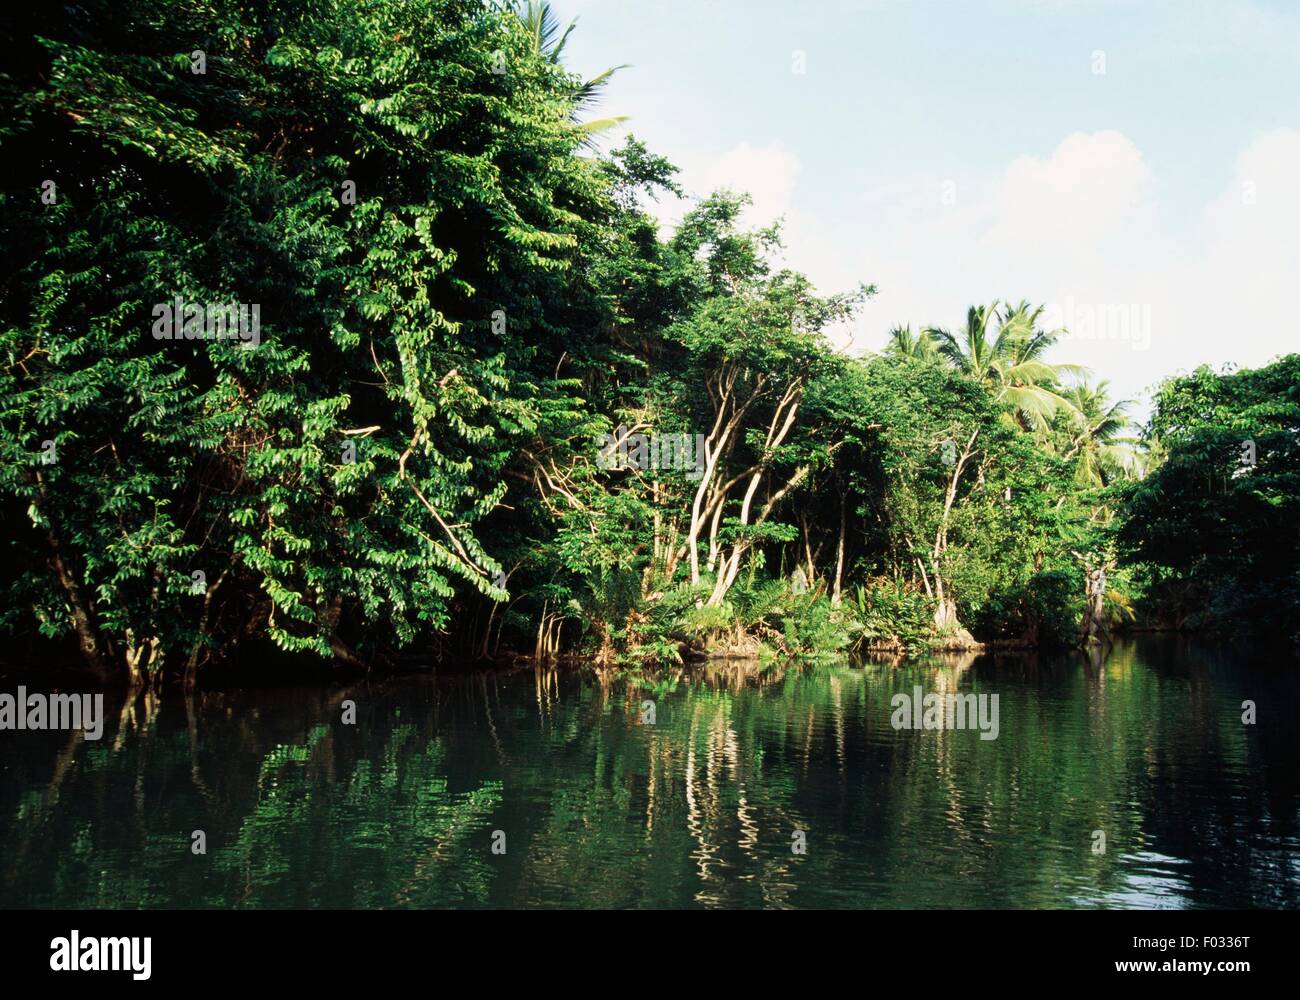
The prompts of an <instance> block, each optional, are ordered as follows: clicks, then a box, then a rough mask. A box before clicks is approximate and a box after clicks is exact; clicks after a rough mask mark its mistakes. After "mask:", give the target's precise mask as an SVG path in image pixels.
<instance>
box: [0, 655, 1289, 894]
mask: <svg viewBox="0 0 1300 1000" xmlns="http://www.w3.org/2000/svg"><path fill="white" fill-rule="evenodd" d="M1297 683H1298V682H1297V679H1296V672H1295V670H1294V665H1293V664H1277V663H1269V662H1262V661H1256V660H1255V659H1254V658H1252V657H1251V656H1249V655H1247V654H1245V653H1243V652H1242V651H1240V650H1238V651H1232V650H1222V649H1220V650H1214V649H1206V648H1200V647H1196V646H1194V645H1190V644H1187V643H1185V642H1179V641H1158V642H1157V641H1152V642H1144V643H1130V644H1125V645H1121V646H1117V647H1116V648H1115V649H1114V650H1113V651H1111V653H1110V655H1109V656H1106V657H1104V658H1103V657H1094V658H1092V659H1089V658H1087V657H1084V656H1082V655H1072V656H1067V657H1062V658H1058V659H1039V658H1037V657H1032V656H998V657H993V656H981V657H975V656H972V655H965V656H945V657H933V658H927V659H924V660H919V661H918V660H901V661H900V660H895V661H889V662H885V661H881V662H875V663H867V664H863V665H849V664H847V663H845V664H819V665H808V666H787V667H781V666H773V667H768V668H760V667H758V666H757V665H755V664H748V663H740V662H728V663H720V664H714V665H710V666H708V667H706V668H703V669H701V670H697V671H687V670H683V671H679V672H677V673H675V674H673V675H671V676H668V677H665V678H660V679H658V680H656V681H655V682H654V683H646V684H638V683H636V682H633V681H629V680H628V679H626V678H622V677H619V676H617V675H615V674H613V673H611V672H608V671H600V672H598V671H574V670H568V671H562V670H553V669H551V670H548V669H537V670H532V669H529V670H522V671H516V672H511V673H497V674H479V675H467V676H456V677H446V678H429V677H422V678H405V679H398V680H390V681H385V682H378V683H370V684H362V685H356V686H353V687H348V688H336V689H323V688H294V689H284V690H268V691H260V692H238V693H220V692H203V693H197V694H191V695H189V696H186V695H183V694H180V693H176V694H164V695H162V696H161V697H160V696H157V695H149V696H146V697H143V698H140V699H137V700H134V701H132V702H129V703H123V704H119V705H117V706H114V709H113V712H112V714H111V719H110V722H109V723H108V725H107V727H106V732H105V736H104V738H103V739H102V740H100V741H98V742H86V741H84V740H83V739H82V738H81V736H80V735H79V734H75V735H73V736H69V735H68V734H66V733H31V732H24V733H13V732H5V733H0V747H2V748H3V758H2V760H3V769H4V780H3V782H0V823H2V824H3V826H2V827H0V851H2V852H3V857H4V859H5V862H4V864H3V867H2V868H0V904H2V905H4V906H54V905H58V906H95V907H108V906H120V907H137V906H146V907H148V906H266V907H286V906H347V907H401V906H416V907H426V906H456V907H475V906H610V907H624V906H651V907H653V906H703V907H723V906H725V907H850V906H871V907H932V906H952V907H975V906H995V907H1010V906H1015V907H1043V906H1066V907H1073V906H1084V907H1095V906H1107V907H1197V906H1202V907H1203V906H1209V907H1228V906H1269V907H1294V906H1296V905H1297V902H1298V900H1300V873H1298V872H1297V870H1296V862H1295V849H1296V846H1297V810H1298V808H1300V794H1298V793H1300V768H1297V766H1296V765H1297V763H1300V744H1298V743H1297V739H1296V732H1297V723H1298V722H1300V717H1298V706H1300V700H1298V699H1297V697H1296V696H1297V694H1300V692H1298V691H1297ZM917 686H919V687H921V688H922V689H923V690H924V691H926V692H932V693H936V694H940V695H943V694H949V693H960V694H963V695H964V694H990V693H996V694H997V695H998V696H999V702H1000V726H999V734H998V738H997V739H996V740H981V739H980V738H979V736H980V734H979V732H978V731H977V730H971V729H967V730H961V729H935V730H895V729H894V728H893V727H892V726H891V724H890V714H891V707H890V699H891V697H892V696H893V695H894V694H895V693H898V692H911V691H912V690H913V689H914V688H915V687H917ZM1248 698H1249V699H1251V700H1254V701H1255V702H1256V704H1257V706H1258V722H1257V724H1256V725H1254V726H1244V725H1243V724H1242V721H1241V703H1242V701H1243V700H1245V699H1248ZM345 701H354V702H355V703H356V706H357V724H356V725H355V726H348V725H344V724H342V722H341V717H342V705H343V703H344V702H345ZM646 701H651V702H653V709H654V712H653V715H654V719H653V723H654V724H653V725H646V724H643V723H642V718H643V706H644V702H646ZM195 830H202V831H204V833H205V834H206V839H207V845H208V853H207V854H206V855H195V854H193V853H192V851H191V843H192V840H191V835H192V833H193V832H194V831H195ZM1097 831H1101V832H1102V833H1104V838H1105V850H1104V852H1097V851H1095V849H1094V848H1095V844H1096V839H1095V833H1096V832H1097ZM800 833H801V834H802V836H803V838H804V839H805V840H806V844H807V851H806V853H796V852H795V851H794V850H792V848H793V847H794V846H795V845H796V842H797V839H798V837H799V835H800ZM494 838H495V840H494ZM494 842H495V843H497V844H498V846H500V844H501V843H502V842H503V843H504V846H505V853H504V854H501V853H494V852H493V850H492V848H493V844H494Z"/></svg>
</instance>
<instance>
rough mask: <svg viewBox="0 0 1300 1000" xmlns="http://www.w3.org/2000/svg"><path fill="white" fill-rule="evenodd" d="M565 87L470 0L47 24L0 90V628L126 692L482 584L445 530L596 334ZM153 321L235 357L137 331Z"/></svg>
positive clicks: (139, 11)
mask: <svg viewBox="0 0 1300 1000" xmlns="http://www.w3.org/2000/svg"><path fill="white" fill-rule="evenodd" d="M578 89H580V88H578V87H576V85H575V81H574V80H573V79H572V78H571V77H569V76H568V75H567V74H566V73H564V71H563V70H562V68H560V67H559V66H558V65H556V63H555V62H554V61H552V60H551V59H549V58H546V57H544V56H543V55H539V53H538V52H537V51H536V48H535V46H534V44H533V41H532V39H530V37H529V35H528V33H527V31H526V30H525V29H524V27H523V24H522V22H521V21H520V20H519V19H518V18H517V17H516V16H515V15H514V13H513V11H511V10H509V9H508V8H501V9H497V8H496V7H495V6H492V5H485V4H483V3H480V2H476V0H417V2H410V3H403V4H387V3H372V2H363V0H312V2H308V0H299V2H288V3H283V4H277V5H274V6H271V7H264V6H261V5H252V6H250V5H246V4H241V3H236V2H233V0H213V2H211V3H208V4H203V5H199V6H197V7H196V6H193V5H175V4H171V3H166V2H154V0H127V2H125V3H113V4H109V3H107V2H97V0H87V2H84V3H77V4H69V5H64V6H61V7H59V8H57V9H54V10H52V11H50V12H49V15H48V17H47V18H46V19H44V20H43V21H42V22H41V25H40V28H39V32H38V33H37V34H35V35H33V36H32V37H30V38H25V39H22V40H21V42H20V43H18V44H16V45H15V47H14V48H13V49H12V50H11V52H10V61H9V66H8V71H7V73H6V75H5V77H4V79H3V90H2V92H0V100H2V101H3V104H4V106H5V119H4V125H3V136H2V138H3V143H4V148H5V162H6V168H7V169H6V171H5V175H4V177H3V179H2V180H0V204H2V205H3V210H4V212H5V214H6V218H7V226H6V230H5V236H4V240H3V245H2V247H0V255H2V257H3V261H4V273H5V275H7V278H6V285H5V294H4V296H3V306H0V351H2V352H3V357H4V365H3V367H2V368H0V422H2V423H3V428H4V433H3V435H2V438H0V440H2V442H3V443H2V444H0V447H3V449H4V451H5V454H4V461H3V469H4V473H3V478H2V479H0V491H2V492H3V498H4V499H3V507H2V508H0V517H2V518H3V526H4V538H5V544H6V546H7V547H8V549H9V553H10V556H11V558H9V559H7V560H6V564H7V566H8V567H9V568H8V569H7V570H6V571H5V577H4V580H3V583H4V587H5V591H6V599H5V601H4V606H5V624H6V625H9V626H11V627H17V628H23V627H25V625H26V623H28V622H35V623H36V624H38V625H39V627H40V629H41V630H42V631H43V632H44V633H45V634H46V635H48V636H52V637H56V638H57V637H61V636H70V637H73V638H74V639H75V641H76V643H77V644H78V646H79V648H80V651H81V653H82V655H83V656H84V658H85V659H86V660H87V661H88V662H90V663H91V664H93V665H95V666H96V667H98V668H99V669H101V670H103V671H105V672H117V671H125V672H128V673H129V674H131V675H133V676H138V675H140V674H141V673H144V672H157V671H159V670H160V669H162V668H163V666H164V663H166V664H167V665H169V666H172V667H176V668H177V669H180V668H181V667H186V668H189V669H190V670H193V669H194V667H196V666H197V665H198V664H201V663H203V662H206V661H207V660H209V659H210V658H212V657H215V656H216V655H218V654H229V653H230V652H231V651H232V650H233V649H234V648H235V647H236V646H238V645H239V643H240V642H241V641H243V640H245V639H248V638H250V637H253V638H257V637H262V636H266V637H269V638H270V639H271V640H273V641H274V642H275V643H276V644H277V645H278V646H279V647H280V648H282V649H284V650H287V651H302V652H312V653H316V654H322V655H327V656H330V655H332V656H335V657H341V658H343V659H349V660H353V661H354V662H360V659H361V658H362V655H361V654H364V653H371V654H375V653H382V652H383V651H384V650H385V649H397V648H400V647H402V646H405V645H409V644H410V643H411V642H412V641H413V640H414V639H415V638H416V637H417V636H419V635H422V634H428V633H430V632H437V631H439V630H441V629H443V628H445V627H446V626H447V625H448V623H449V614H450V608H451V606H452V602H453V600H454V598H455V595H456V593H457V592H458V590H463V589H469V590H477V591H480V592H482V593H485V594H494V593H498V592H499V591H498V589H497V588H496V587H495V585H494V583H493V580H494V576H495V574H496V572H497V571H498V570H499V569H500V565H499V562H498V561H497V560H496V559H495V558H494V556H493V555H492V553H491V552H490V551H489V550H488V547H487V546H485V544H484V543H483V542H482V541H481V539H480V536H479V535H478V534H477V532H476V529H475V524H476V523H478V522H480V521H481V520H482V519H483V518H484V517H485V516H486V515H487V514H488V513H489V512H491V511H492V510H493V508H494V507H495V506H496V505H497V504H498V503H499V502H500V501H501V499H502V496H503V492H504V490H505V489H506V485H505V480H504V478H503V473H504V471H505V469H506V466H507V465H508V464H509V462H510V461H511V459H512V456H513V453H514V446H513V444H512V442H514V441H516V440H518V439H519V438H520V437H521V436H525V435H527V434H528V433H529V432H530V431H531V430H532V429H533V428H535V427H536V426H537V425H538V423H539V421H541V420H542V419H544V412H545V410H546V407H547V405H548V404H547V402H546V401H547V399H548V398H551V397H553V396H554V395H555V391H554V390H555V386H554V380H553V379H551V378H548V375H550V374H551V373H553V371H554V367H555V359H556V357H558V356H559V355H560V354H561V352H562V351H563V345H564V343H565V340H566V331H567V324H569V323H571V322H579V317H581V316H584V315H591V310H592V309H594V308H596V306H595V305H594V303H593V300H591V298H590V297H589V296H588V297H583V296H581V295H577V296H572V295H568V294H567V292H568V291H569V290H570V289H571V288H572V284H573V280H572V278H571V277H570V275H571V273H572V267H573V264H574V261H575V260H576V259H577V253H578V247H579V244H580V242H581V241H582V239H584V235H583V234H584V226H586V225H588V223H587V222H586V221H584V220H589V219H594V218H598V217H599V215H600V213H601V212H602V211H603V209H602V208H601V207H600V206H601V205H602V204H603V202H604V200H605V197H606V195H605V191H606V187H607V185H606V181H605V180H604V178H603V177H602V176H601V174H600V167H599V166H598V165H597V164H595V163H594V162H593V161H591V160H589V159H588V158H586V157H584V156H581V155H578V154H579V152H580V151H581V148H582V143H583V140H584V137H585V133H584V131H583V130H582V129H581V127H579V126H578V125H577V124H576V123H575V122H574V120H573V114H572V113H573V109H574V100H575V93H576V91H577V90H578ZM542 178H544V182H543V181H542V180H541V179H542ZM47 182H48V183H47ZM43 195H44V196H45V197H43ZM176 297H180V298H181V299H183V300H184V301H185V302H189V303H199V304H210V303H227V302H238V303H244V304H246V305H247V304H255V305H257V306H258V307H259V309H260V323H261V327H260V344H259V345H258V346H257V347H256V348H255V349H247V348H245V347H242V346H241V345H240V344H239V343H237V342H230V341H224V342H217V341H203V340H175V341H161V340H156V339H153V337H151V335H150V330H151V322H152V317H153V315H154V313H153V309H154V307H155V306H156V305H157V304H159V303H170V302H172V301H173V300H174V299H175V298H176ZM548 302H564V303H566V305H565V307H564V308H563V309H559V310H547V309H546V308H545V306H544V303H548ZM45 442H49V444H48V445H47V444H45ZM14 557H16V558H14ZM196 574H201V575H198V576H196Z"/></svg>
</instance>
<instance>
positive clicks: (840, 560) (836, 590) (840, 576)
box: [831, 492, 848, 604]
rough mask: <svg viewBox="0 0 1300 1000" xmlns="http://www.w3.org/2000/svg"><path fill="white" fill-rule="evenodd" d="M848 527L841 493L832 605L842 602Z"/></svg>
mask: <svg viewBox="0 0 1300 1000" xmlns="http://www.w3.org/2000/svg"><path fill="white" fill-rule="evenodd" d="M847 527H848V521H847V517H846V515H845V510H844V494H843V493H842V492H841V493H840V537H839V541H838V542H836V544H835V581H834V582H833V583H832V584H831V603H832V604H839V603H840V601H841V600H842V594H841V590H840V588H841V586H842V584H843V580H844V534H845V531H846V529H847Z"/></svg>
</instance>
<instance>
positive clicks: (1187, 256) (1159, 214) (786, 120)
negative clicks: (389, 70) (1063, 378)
mask: <svg viewBox="0 0 1300 1000" xmlns="http://www.w3.org/2000/svg"><path fill="white" fill-rule="evenodd" d="M554 6H555V9H556V10H557V12H558V13H560V14H561V15H562V16H563V17H564V19H565V20H566V21H567V20H568V19H569V18H571V17H573V16H579V22H578V28H577V30H576V31H575V32H574V34H573V36H572V37H571V39H570V43H569V47H568V48H567V49H566V62H567V64H568V65H569V66H570V67H571V68H572V69H574V70H575V71H577V72H580V73H584V74H593V73H595V72H597V71H599V70H601V69H604V68H605V67H606V66H609V65H612V64H616V63H631V64H632V66H631V68H628V69H625V70H622V71H621V72H620V73H618V74H617V75H616V76H615V78H614V80H613V81H612V82H611V84H610V86H609V88H608V89H607V91H606V96H605V99H604V101H603V103H602V106H601V108H600V111H601V113H605V114H626V115H629V116H630V119H631V120H630V121H629V122H628V123H627V125H626V126H624V128H623V129H621V130H620V132H622V131H627V130H630V131H632V132H634V133H635V134H636V135H637V136H638V137H640V138H641V139H643V140H645V141H646V142H647V143H648V144H649V145H650V146H651V148H652V149H654V150H655V151H657V152H660V153H662V154H664V155H666V156H668V157H669V158H670V159H672V160H673V161H674V162H676V163H677V164H679V165H680V166H681V167H682V168H683V172H682V176H681V179H682V181H683V184H684V186H685V187H686V188H687V189H688V191H689V192H690V193H692V194H695V195H702V194H705V193H707V192H708V191H709V190H711V189H712V188H715V187H721V186H726V187H731V188H733V189H737V190H748V191H750V192H751V193H752V194H753V196H754V198H755V206H754V210H753V213H752V221H753V222H754V223H756V224H757V223H762V222H766V221H769V220H770V219H771V218H773V217H775V216H783V217H784V219H785V224H786V242H787V251H786V257H787V261H788V263H789V264H790V265H792V266H794V267H797V268H799V269H801V270H804V271H807V272H808V273H809V274H810V275H811V276H812V277H813V278H814V279H815V280H816V281H817V282H818V284H819V285H820V286H821V287H822V288H823V290H826V291H831V290H835V289H839V288H845V287H849V286H851V285H853V284H855V283H856V282H858V281H862V282H867V283H874V284H876V285H877V286H878V287H879V294H878V295H877V296H876V297H875V298H874V299H873V300H872V301H871V302H870V303H869V304H868V305H867V307H866V308H865V309H864V311H863V313H862V316H861V317H860V319H859V321H858V323H857V325H856V327H855V328H854V329H852V330H843V331H838V332H837V334H836V338H837V340H839V341H840V342H841V343H843V344H844V345H845V346H850V347H851V348H854V349H857V348H867V349H874V348H878V347H879V346H881V344H882V343H883V341H884V337H885V335H886V333H887V331H888V329H889V327H890V326H892V325H894V324H896V323H907V322H910V323H911V324H912V325H913V326H914V327H917V326H921V325H927V324H928V325H936V326H947V327H950V328H952V327H956V326H959V325H960V323H961V321H962V319H963V317H964V314H965V307H966V305H968V304H970V303H974V302H987V301H990V300H993V299H1014V300H1019V299H1022V298H1026V299H1030V300H1032V301H1034V302H1039V303H1044V304H1047V305H1048V306H1049V313H1050V315H1051V317H1052V318H1053V319H1054V320H1057V321H1058V322H1063V323H1065V325H1067V326H1069V327H1071V329H1072V331H1073V336H1072V337H1071V339H1070V340H1068V341H1067V342H1065V343H1063V344H1062V345H1061V346H1060V347H1059V348H1058V353H1057V360H1072V361H1079V362H1081V363H1083V364H1086V365H1088V366H1089V367H1091V368H1092V369H1093V370H1094V372H1095V373H1096V375H1097V376H1099V377H1104V378H1108V379H1110V381H1111V383H1112V386H1113V389H1114V391H1115V392H1116V394H1117V395H1119V396H1123V397H1129V398H1136V399H1139V400H1141V399H1142V398H1143V396H1144V395H1145V390H1146V389H1147V388H1148V387H1149V386H1150V385H1151V384H1152V383H1154V382H1155V381H1156V380H1157V379H1158V378H1160V377H1162V376H1164V375H1167V374H1171V373H1173V372H1176V371H1179V370H1187V369H1190V368H1192V367H1194V366H1195V365H1197V364H1199V363H1202V362H1209V363H1211V364H1215V365H1216V366H1217V365H1220V364H1223V363H1225V362H1233V363H1236V364H1239V365H1257V364H1262V363H1264V362H1266V361H1267V360H1269V359H1270V358H1272V357H1274V356H1276V355H1277V354H1279V353H1283V352H1285V351H1288V350H1294V349H1297V344H1298V343H1300V337H1298V336H1297V332H1298V329H1297V328H1298V326H1300V319H1298V317H1300V3H1284V2H1264V0H1250V2H1234V0H1218V2H1198V0H1133V2H1129V0H987V2H980V0H969V2H965V0H964V2H955V0H949V2H922V0H917V2H911V3H909V2H904V0H820V2H814V0H787V2H783V3H782V2H774V0H747V2H742V0H715V2H688V0H663V2H654V0H641V2H626V0H560V2H557V3H555V4H554ZM801 67H802V68H803V70H804V72H802V73H800V72H798V71H797V70H798V69H799V68H801ZM616 135H617V133H616ZM682 207H683V206H679V205H665V206H661V207H660V208H659V209H658V210H657V211H658V212H659V214H660V215H661V217H662V218H663V219H664V221H665V223H667V224H671V222H672V221H673V219H674V218H676V217H677V216H678V215H680V212H681V210H682ZM1145 409H1146V407H1145V405H1139V407H1138V408H1137V412H1138V413H1143V412H1145Z"/></svg>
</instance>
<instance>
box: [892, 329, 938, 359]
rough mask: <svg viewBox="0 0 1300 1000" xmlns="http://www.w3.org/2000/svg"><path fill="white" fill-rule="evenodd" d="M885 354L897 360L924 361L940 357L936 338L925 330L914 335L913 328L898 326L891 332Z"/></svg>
mask: <svg viewBox="0 0 1300 1000" xmlns="http://www.w3.org/2000/svg"><path fill="white" fill-rule="evenodd" d="M885 353H886V354H888V355H890V356H892V357H895V358H917V359H922V360H928V359H931V358H937V357H938V356H939V351H938V348H937V346H936V345H935V342H934V338H933V337H931V336H930V335H929V334H928V333H927V332H926V331H925V330H922V331H921V332H920V333H913V332H912V328H911V326H896V327H894V328H893V329H892V330H890V331H889V343H888V344H886V345H885Z"/></svg>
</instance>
